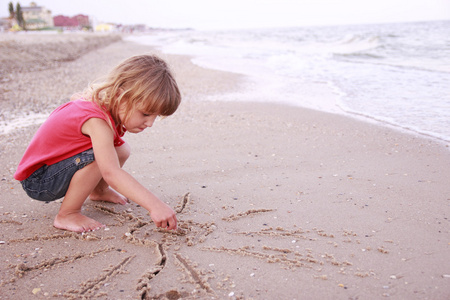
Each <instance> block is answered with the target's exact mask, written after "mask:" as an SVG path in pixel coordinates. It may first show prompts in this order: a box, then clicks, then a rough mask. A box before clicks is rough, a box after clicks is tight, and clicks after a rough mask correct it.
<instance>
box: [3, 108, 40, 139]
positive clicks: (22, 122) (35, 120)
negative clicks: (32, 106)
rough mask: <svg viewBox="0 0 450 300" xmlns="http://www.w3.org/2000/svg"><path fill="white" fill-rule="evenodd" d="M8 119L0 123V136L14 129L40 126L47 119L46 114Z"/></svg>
mask: <svg viewBox="0 0 450 300" xmlns="http://www.w3.org/2000/svg"><path fill="white" fill-rule="evenodd" d="M8 117H9V118H10V119H9V120H8V121H1V122H0V135H5V134H8V133H10V132H12V131H13V130H16V129H20V128H26V127H29V126H32V125H39V124H42V123H44V121H45V120H46V119H47V118H48V113H29V114H28V115H22V116H8Z"/></svg>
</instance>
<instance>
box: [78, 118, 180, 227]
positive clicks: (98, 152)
mask: <svg viewBox="0 0 450 300" xmlns="http://www.w3.org/2000/svg"><path fill="white" fill-rule="evenodd" d="M81 131H82V133H83V134H85V135H88V136H89V137H90V138H91V140H92V147H93V150H94V155H95V161H96V163H97V165H98V167H99V169H100V173H101V174H102V177H103V179H104V180H105V181H106V183H108V184H109V185H110V186H111V187H112V188H113V189H114V190H116V191H118V192H119V193H121V194H122V195H124V196H125V197H127V198H128V199H130V200H132V201H134V202H136V203H137V204H139V205H140V206H142V207H144V208H145V209H146V210H148V211H149V212H150V217H151V218H152V220H153V222H155V225H156V226H157V227H163V228H167V229H176V228H177V218H176V215H175V212H174V211H173V210H172V209H171V208H170V207H169V206H168V205H167V204H165V203H164V202H162V201H161V200H159V199H158V198H157V197H156V196H155V195H154V194H153V193H151V192H150V191H149V190H147V189H146V188H145V187H144V186H143V185H142V184H140V183H139V182H138V181H137V180H136V179H134V177H133V176H131V175H130V174H129V173H128V172H126V171H125V170H123V169H122V168H121V167H120V163H119V159H118V157H117V153H116V150H115V147H114V134H113V132H112V130H111V127H110V126H109V125H108V124H107V123H106V121H105V120H102V119H99V118H91V119H89V120H87V121H86V122H85V123H84V124H83V126H82V128H81Z"/></svg>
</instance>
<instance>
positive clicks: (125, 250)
mask: <svg viewBox="0 0 450 300" xmlns="http://www.w3.org/2000/svg"><path fill="white" fill-rule="evenodd" d="M29 38H30V39H32V42H30V45H34V44H39V43H40V40H39V38H36V36H30V37H29ZM55 38H56V39H57V38H60V37H58V36H55ZM60 44H63V43H60ZM54 47H58V44H55V45H54ZM55 51H56V50H55ZM149 52H152V53H155V52H156V51H155V50H154V49H152V48H150V47H147V46H142V45H137V44H133V43H131V42H124V41H118V42H115V43H111V44H109V45H107V46H104V47H100V48H96V49H93V50H91V51H89V52H87V53H85V54H84V55H82V56H80V57H78V58H74V59H73V60H69V61H64V62H59V63H58V64H57V65H51V66H49V67H48V68H44V69H39V70H30V69H26V68H25V69H20V70H22V71H18V70H16V71H11V73H8V74H7V75H6V76H5V74H2V77H3V78H8V79H7V80H3V81H2V82H1V84H0V91H1V99H0V101H1V103H2V117H3V119H4V120H7V121H8V120H10V119H11V118H12V117H10V116H11V115H13V114H15V115H19V114H20V113H21V112H22V113H24V112H26V111H34V112H35V113H48V111H50V110H51V109H53V108H54V107H56V106H57V105H59V104H60V103H62V102H65V101H67V99H68V98H69V97H70V95H71V94H72V93H74V92H77V91H79V90H80V89H82V88H84V87H85V86H86V84H87V82H89V81H91V80H93V79H95V78H96V77H98V76H100V75H102V74H103V73H104V72H106V71H107V70H109V69H110V68H111V67H113V66H114V65H115V64H117V63H118V62H119V61H121V60H122V59H124V58H127V57H128V56H131V55H134V54H142V53H149ZM161 55H162V57H164V58H165V59H167V60H168V61H169V63H170V64H171V65H172V68H173V70H174V72H175V74H176V77H177V80H178V81H179V83H180V86H181V89H182V93H183V96H184V99H183V103H182V105H181V107H180V109H179V111H177V112H176V113H175V114H174V115H173V116H171V117H169V118H167V119H164V120H162V121H160V122H157V123H155V125H154V126H153V127H152V128H151V129H149V130H147V131H146V132H144V133H141V134H138V135H126V136H125V139H126V140H127V141H128V142H129V143H130V145H131V146H132V149H133V150H132V155H131V157H130V159H129V161H128V162H127V164H126V165H125V169H126V170H127V171H128V172H130V173H131V174H132V175H133V176H135V177H136V178H137V179H138V180H139V181H140V182H141V183H143V184H144V185H145V186H147V187H148V188H149V189H150V190H151V191H153V192H154V193H155V194H156V195H158V196H159V197H160V198H161V199H163V200H164V201H165V202H167V203H168V204H169V205H171V206H172V207H173V208H174V209H176V211H177V217H178V220H179V229H178V231H176V232H166V231H163V230H159V229H156V227H155V225H154V224H153V223H152V222H151V220H150V218H149V216H148V214H147V212H146V211H145V210H143V209H142V208H141V207H138V206H137V205H136V204H134V203H131V204H129V205H127V206H118V205H112V204H109V203H101V202H100V203H99V202H92V201H90V200H87V201H86V203H85V205H84V213H85V214H86V215H88V216H90V217H93V218H95V219H97V220H99V221H101V222H103V223H104V224H106V228H105V229H102V230H99V231H95V232H92V233H88V234H76V233H69V232H65V231H61V230H58V229H56V228H54V227H52V223H53V218H54V216H55V214H56V213H57V211H58V209H59V206H60V201H56V202H52V203H48V204H46V203H41V202H38V201H34V200H31V199H30V198H28V197H27V196H26V194H25V193H24V192H23V190H22V188H21V186H20V183H18V182H17V181H15V180H14V179H13V178H12V175H13V173H14V171H15V168H16V166H17V163H18V162H19V160H20V158H21V155H22V154H23V151H24V150H25V148H26V146H27V144H28V142H29V140H30V139H31V137H32V135H33V133H34V132H35V131H36V129H37V128H38V126H36V125H35V126H29V127H24V128H14V129H13V130H11V131H10V132H9V133H7V134H3V135H0V139H1V148H0V151H1V158H0V159H1V164H2V173H1V181H0V187H1V194H2V195H1V200H0V223H1V228H2V230H1V232H0V270H1V272H0V299H34V298H37V299H46V298H62V299H65V298H69V299H82V298H85V299H90V298H95V299H380V298H390V299H448V298H449V297H450V234H449V220H448V217H449V201H450V184H449V182H450V172H449V169H448V166H449V165H450V152H449V149H448V145H446V144H443V143H438V142H435V141H432V140H430V139H426V138H424V137H420V136H417V135H411V134H407V133H403V132H399V131H395V130H393V129H390V128H386V127H382V126H378V125H375V124H369V123H365V122H362V121H359V120H355V119H352V118H348V117H345V116H340V115H333V114H327V113H323V112H318V111H313V110H308V109H303V108H296V107H288V106H282V105H275V104H262V103H249V102H246V103H242V102H238V101H236V102H221V101H216V102H211V101H206V99H208V97H209V96H211V95H214V98H215V99H219V100H220V98H221V96H223V95H226V94H227V93H229V92H239V91H240V90H242V89H245V84H243V83H245V78H244V77H242V76H240V75H238V74H231V73H224V72H218V71H213V70H207V69H202V68H200V67H197V66H195V65H193V64H192V63H191V62H190V60H189V57H184V56H172V55H165V54H161ZM235 95H238V93H236V94H235ZM299 96H301V93H300V94H299ZM236 100H239V99H236ZM10 112H13V113H10ZM8 118H9V119H8Z"/></svg>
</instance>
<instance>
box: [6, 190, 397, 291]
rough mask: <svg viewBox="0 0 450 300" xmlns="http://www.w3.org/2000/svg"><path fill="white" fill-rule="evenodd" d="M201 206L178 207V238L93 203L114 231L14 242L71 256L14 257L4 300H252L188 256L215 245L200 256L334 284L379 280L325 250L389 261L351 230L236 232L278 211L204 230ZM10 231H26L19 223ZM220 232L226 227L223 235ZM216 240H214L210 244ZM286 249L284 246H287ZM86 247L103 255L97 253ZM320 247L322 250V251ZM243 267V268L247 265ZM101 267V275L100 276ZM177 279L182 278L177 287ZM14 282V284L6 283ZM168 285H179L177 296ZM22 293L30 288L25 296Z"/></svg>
mask: <svg viewBox="0 0 450 300" xmlns="http://www.w3.org/2000/svg"><path fill="white" fill-rule="evenodd" d="M193 204H194V202H193V201H192V199H191V197H190V194H189V193H186V194H185V195H184V196H183V197H182V198H181V200H180V202H179V204H178V205H177V206H176V208H175V210H176V212H177V214H178V219H179V224H178V227H179V228H178V229H177V230H176V231H167V230H163V229H158V228H156V227H155V226H154V224H153V223H152V222H151V221H147V220H149V219H148V216H140V215H139V213H140V212H141V211H142V210H143V209H137V211H133V210H131V209H124V210H122V211H120V210H116V209H115V208H112V206H110V205H102V204H91V205H89V208H92V209H93V210H94V211H96V212H98V213H102V214H108V215H110V216H112V218H111V219H112V222H111V224H109V225H107V226H108V227H107V228H106V229H105V230H104V231H99V232H90V233H87V234H76V233H71V232H62V233H56V234H50V235H47V236H39V235H34V236H31V237H24V238H19V239H14V240H9V241H7V244H14V243H22V244H24V245H27V247H29V248H33V247H36V248H35V249H40V247H42V245H44V247H49V248H51V246H52V243H59V244H58V245H61V243H64V244H67V248H68V250H67V252H66V253H52V252H50V251H44V250H46V249H40V250H36V251H34V252H36V253H37V254H35V255H34V256H32V257H30V256H18V257H14V256H12V257H11V258H10V261H11V262H13V261H14V260H15V261H16V262H15V263H11V264H10V266H9V268H8V270H7V271H8V272H3V273H4V274H3V275H0V279H1V283H0V287H1V288H0V296H1V295H2V293H8V292H11V291H14V292H15V293H16V295H18V296H23V295H29V293H30V291H37V289H36V286H35V285H33V284H35V283H39V285H38V287H39V293H41V294H42V295H44V296H48V297H50V296H51V297H57V298H58V297H59V298H68V299H80V298H81V299H88V298H94V297H95V298H99V299H110V298H111V295H117V294H118V293H119V294H120V295H124V296H125V295H127V296H128V297H131V298H132V299H193V298H201V297H206V298H223V297H227V298H228V297H229V296H230V295H232V297H233V299H239V298H246V296H245V294H246V290H245V288H246V287H244V286H243V287H242V289H241V291H239V289H238V288H237V287H236V284H235V282H234V280H235V279H233V275H231V276H230V275H229V274H224V273H223V272H220V270H216V271H217V272H212V271H211V270H209V269H208V268H207V266H205V265H204V264H205V261H201V263H200V264H199V263H198V262H195V261H193V260H191V259H190V258H189V257H188V255H187V254H186V252H189V251H188V250H189V248H193V249H195V248H196V247H198V246H199V244H203V243H205V242H206V241H208V245H207V246H202V247H200V248H198V249H199V250H202V251H204V252H209V253H211V255H213V258H212V259H214V255H216V254H214V253H217V255H219V256H218V258H217V261H220V260H221V258H220V255H226V256H235V257H239V256H240V257H250V258H251V259H255V260H256V262H257V264H275V265H278V266H280V267H281V268H284V269H287V270H295V269H304V270H307V272H309V274H310V275H311V276H312V277H313V278H317V279H322V280H328V279H329V278H331V277H332V276H334V275H336V274H339V275H343V276H348V275H352V276H357V277H361V278H366V277H369V278H373V277H376V276H377V274H376V273H375V272H374V271H373V270H370V269H369V270H367V269H364V268H362V267H361V266H359V261H355V260H352V259H351V257H350V258H348V257H346V258H343V257H342V256H341V257H339V256H337V255H334V254H331V251H328V252H326V250H325V249H328V250H330V249H333V248H337V247H343V246H346V245H352V246H357V247H364V249H365V252H364V253H365V255H376V254H378V255H386V254H389V249H387V248H386V247H385V246H384V245H372V247H370V246H368V245H364V243H362V242H361V241H360V240H359V236H358V234H357V233H355V232H353V231H351V230H338V231H336V232H333V233H329V232H326V231H324V230H321V229H317V228H312V229H306V230H305V229H301V228H297V227H296V228H295V229H292V230H290V229H285V228H283V227H276V228H272V227H265V228H263V229H261V230H251V231H236V230H235V231H233V230H229V229H230V228H229V226H231V227H232V226H234V225H235V224H236V223H234V222H235V221H236V222H239V221H241V220H242V219H245V218H262V217H263V216H264V215H265V214H274V213H275V212H276V210H275V209H266V208H260V209H252V210H248V211H245V212H240V213H237V214H233V215H230V216H228V217H223V218H222V219H221V220H219V222H220V223H219V225H217V223H216V222H203V223H201V222H197V221H195V220H190V219H186V217H187V216H188V215H189V210H190V206H192V205H193ZM0 222H2V221H1V220H0ZM6 224H8V225H9V226H25V225H26V224H22V223H19V222H7V223H6ZM218 226H221V227H223V228H220V229H221V230H217V229H218ZM294 227H295V226H294ZM217 231H219V232H217ZM221 233H222V234H223V235H221ZM211 235H213V236H214V238H212V239H209V237H210V236H211ZM230 235H231V236H233V235H234V236H236V237H240V241H242V242H244V245H243V246H240V247H239V246H238V247H230V246H227V245H226V241H225V240H226V238H228V237H229V236H230ZM249 238H250V239H251V240H252V241H254V240H255V239H258V241H259V240H262V241H263V242H264V244H265V245H264V244H260V245H259V246H249V242H248V239H249ZM246 241H247V242H246ZM291 241H292V243H291ZM294 241H295V243H293V242H294ZM297 241H299V242H298V243H297ZM300 241H303V243H300ZM43 242H45V243H43ZM250 244H251V243H250ZM274 244H275V245H277V246H275V245H274ZM279 244H283V245H284V246H282V247H280V246H278V245H279ZM45 245H47V246H45ZM299 245H300V246H299ZM307 245H309V247H310V248H308V247H307ZM359 245H361V246H359ZM317 246H318V247H317ZM183 247H188V248H183ZM86 248H87V249H92V248H95V249H99V250H96V251H91V252H89V251H86ZM317 248H318V249H320V251H315V250H314V249H317ZM353 248H355V247H353ZM372 249H374V251H371V250H372ZM49 250H50V249H49ZM40 251H42V253H40ZM200 253H201V251H200ZM197 259H198V258H197ZM235 262H236V263H237V264H239V259H237V260H236V261H235ZM95 267H96V268H97V269H96V270H93V268H95ZM86 269H88V270H90V272H89V274H97V275H95V276H92V275H90V276H89V277H90V278H85V277H84V276H81V275H80V273H83V270H86ZM330 270H334V271H333V272H334V273H333V274H331V273H329V272H330ZM174 273H176V274H178V277H179V276H181V277H180V278H178V280H173V277H174V276H173V274H174ZM130 274H133V275H132V276H131V275H130ZM330 274H331V276H330ZM7 275H8V276H9V278H8V277H5V276H7ZM58 277H60V278H61V279H64V282H62V283H61V281H56V283H55V282H52V279H51V278H58ZM86 277H87V276H86ZM67 279H71V280H67ZM172 282H173V283H172ZM130 283H131V284H130ZM168 283H169V284H172V285H173V286H172V287H171V288H169V289H167V286H168ZM21 288H23V289H25V292H23V293H22V294H21V292H20V289H21ZM230 291H231V292H230ZM33 293H34V292H33ZM18 298H20V297H18Z"/></svg>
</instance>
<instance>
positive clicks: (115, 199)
mask: <svg viewBox="0 0 450 300" xmlns="http://www.w3.org/2000/svg"><path fill="white" fill-rule="evenodd" d="M89 199H91V200H92V201H106V202H112V203H117V204H122V205H125V204H127V203H128V199H127V198H125V197H124V196H122V195H121V194H119V193H118V192H116V191H115V190H113V189H112V188H110V187H107V188H106V189H104V190H102V191H100V192H99V191H97V190H94V191H93V192H92V194H91V195H90V196H89Z"/></svg>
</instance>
